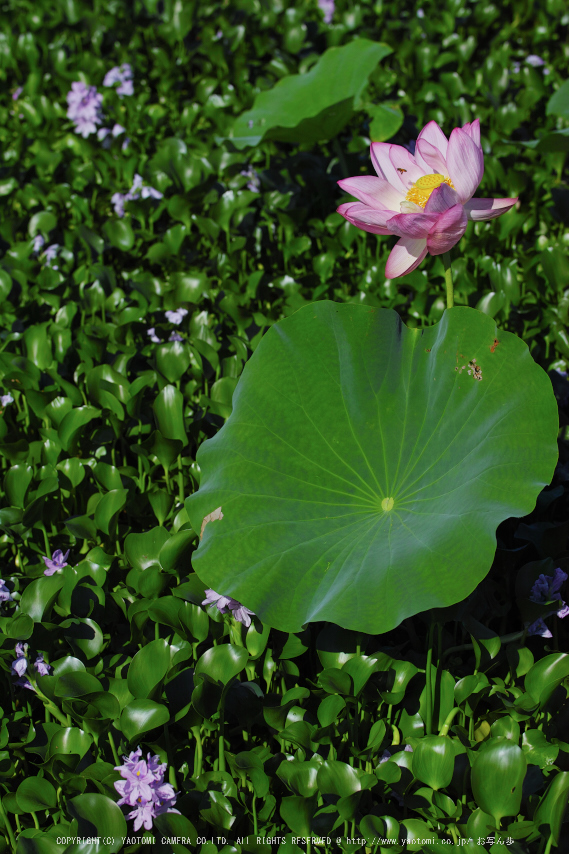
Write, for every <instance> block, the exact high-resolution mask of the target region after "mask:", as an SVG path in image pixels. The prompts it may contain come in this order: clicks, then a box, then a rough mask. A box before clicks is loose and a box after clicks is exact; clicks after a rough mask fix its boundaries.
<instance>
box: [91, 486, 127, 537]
mask: <svg viewBox="0 0 569 854" xmlns="http://www.w3.org/2000/svg"><path fill="white" fill-rule="evenodd" d="M127 498H128V489H111V491H110V492H107V493H106V495H103V497H102V498H101V500H100V501H99V503H98V504H97V507H96V508H95V525H96V526H97V528H98V529H99V531H102V532H103V533H104V534H110V533H111V531H112V530H114V528H115V527H116V519H117V516H118V514H119V513H120V511H121V510H122V509H123V507H124V505H125V504H126V499H127Z"/></svg>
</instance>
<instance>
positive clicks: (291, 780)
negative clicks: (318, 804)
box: [235, 754, 319, 798]
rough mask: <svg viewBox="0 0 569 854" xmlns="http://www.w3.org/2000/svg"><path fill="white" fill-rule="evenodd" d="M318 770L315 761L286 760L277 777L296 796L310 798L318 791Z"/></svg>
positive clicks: (282, 763)
mask: <svg viewBox="0 0 569 854" xmlns="http://www.w3.org/2000/svg"><path fill="white" fill-rule="evenodd" d="M239 755H241V754H239ZM253 755H254V754H253ZM235 758H236V759H237V757H235ZM318 768H319V765H318V763H317V762H314V761H308V762H300V761H299V760H297V759H293V760H292V761H287V760H286V759H285V760H284V761H283V762H281V764H280V765H279V767H278V769H277V776H278V777H279V778H280V779H281V780H282V781H283V783H285V784H286V785H287V786H288V788H289V789H290V791H291V792H294V794H295V795H301V796H302V797H303V798H310V797H311V796H312V795H313V794H314V793H315V792H317V790H318V779H317V778H318Z"/></svg>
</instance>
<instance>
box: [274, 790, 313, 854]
mask: <svg viewBox="0 0 569 854" xmlns="http://www.w3.org/2000/svg"><path fill="white" fill-rule="evenodd" d="M317 798H318V795H316V794H315V795H312V796H311V797H310V798H303V797H300V796H299V795H292V796H291V797H290V798H283V799H282V801H281V804H280V810H279V812H280V816H281V818H282V820H283V821H284V822H285V824H286V825H287V826H288V827H289V828H290V830H292V832H293V833H294V834H295V835H296V836H310V834H311V822H312V817H313V815H314V813H315V811H316V801H317ZM281 847H282V846H281ZM279 850H280V849H279ZM299 850H301V851H302V849H299Z"/></svg>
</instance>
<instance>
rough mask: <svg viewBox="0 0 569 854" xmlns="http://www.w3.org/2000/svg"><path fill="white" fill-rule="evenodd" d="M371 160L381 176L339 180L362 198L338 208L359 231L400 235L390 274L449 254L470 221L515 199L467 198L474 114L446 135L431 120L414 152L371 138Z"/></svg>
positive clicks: (480, 167) (475, 171)
mask: <svg viewBox="0 0 569 854" xmlns="http://www.w3.org/2000/svg"><path fill="white" fill-rule="evenodd" d="M371 159H372V163H373V166H374V169H375V171H376V172H377V174H378V176H379V177H377V178H375V177H372V176H370V175H361V176H359V175H358V176H355V177H354V178H344V179H343V180H342V181H338V184H339V185H340V187H341V188H342V189H343V190H345V191H346V192H348V193H351V195H352V196H355V197H356V199H359V201H358V202H347V203H346V204H343V205H340V207H339V208H338V209H337V210H338V213H339V214H342V216H343V217H345V218H346V219H347V220H348V222H351V223H352V225H355V226H356V227H357V228H361V229H363V231H370V232H371V233H372V234H397V235H398V236H399V237H400V238H401V239H400V240H399V241H398V242H397V243H396V244H395V246H394V247H393V249H392V250H391V254H390V256H389V258H388V259H387V264H386V267H385V275H386V277H387V278H388V279H395V278H397V277H399V276H405V275H406V274H407V273H410V272H411V271H412V270H415V269H416V268H417V267H418V266H419V264H420V263H421V261H422V260H423V259H424V258H425V256H426V255H427V253H429V254H431V255H442V254H443V253H444V252H448V251H449V249H451V247H452V246H454V245H455V244H456V243H458V241H459V240H460V238H461V237H462V235H463V234H464V232H465V230H466V225H467V223H468V220H469V219H471V220H474V221H475V222H478V221H480V220H486V219H494V218H495V217H497V216H500V215H501V214H503V213H506V211H509V210H510V208H511V207H512V206H513V205H515V203H516V202H517V199H473V198H472V197H473V195H474V192H475V190H476V188H477V187H478V185H479V184H480V181H481V180H482V175H483V174H484V155H483V153H482V148H481V146H480V122H479V121H478V119H476V120H475V121H474V122H472V124H471V123H470V122H469V123H467V124H465V125H464V126H463V127H462V128H455V129H454V130H453V132H452V133H451V135H450V139H448V140H447V138H446V136H445V135H444V133H443V132H442V130H441V129H440V127H439V126H438V124H437V123H436V122H429V123H428V124H427V125H425V127H424V128H423V130H422V131H421V133H420V134H419V136H418V138H417V144H416V147H415V154H414V155H413V154H411V153H410V152H409V151H408V150H407V149H406V148H403V147H402V146H401V145H390V144H389V143H387V142H372V144H371Z"/></svg>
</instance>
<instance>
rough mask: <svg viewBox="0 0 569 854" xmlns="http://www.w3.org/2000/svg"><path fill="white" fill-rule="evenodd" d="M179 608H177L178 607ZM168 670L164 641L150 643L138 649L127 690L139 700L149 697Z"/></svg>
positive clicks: (168, 650) (167, 653)
mask: <svg viewBox="0 0 569 854" xmlns="http://www.w3.org/2000/svg"><path fill="white" fill-rule="evenodd" d="M178 607H179V606H178ZM169 668H170V648H169V646H168V644H167V642H166V641H165V640H162V639H158V640H153V641H150V643H147V644H146V646H143V647H142V649H140V650H139V651H138V652H137V653H136V655H135V656H134V658H133V659H132V661H131V663H130V665H129V668H128V676H127V683H128V690H129V691H130V693H131V694H132V695H133V697H136V698H137V699H140V700H145V699H146V698H147V697H150V696H151V695H152V694H153V692H154V689H155V688H156V686H157V685H159V684H160V682H162V680H163V679H164V678H165V676H166V674H167V673H168V670H169Z"/></svg>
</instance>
